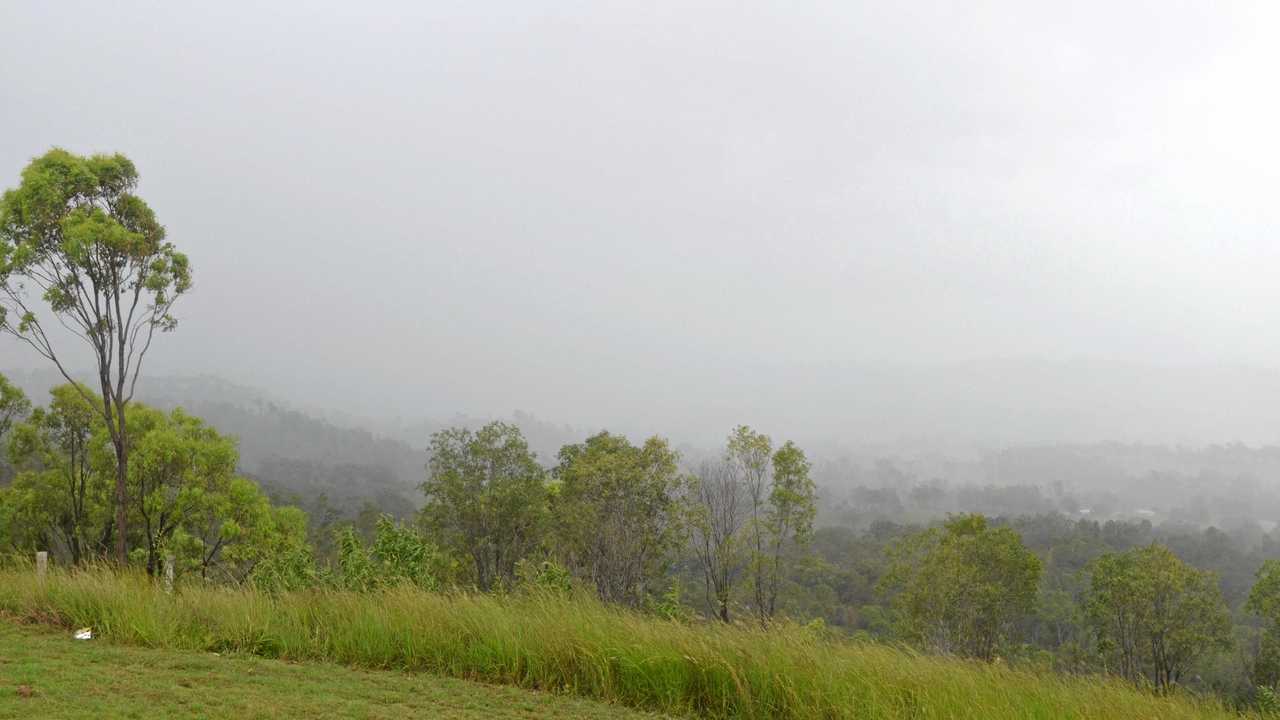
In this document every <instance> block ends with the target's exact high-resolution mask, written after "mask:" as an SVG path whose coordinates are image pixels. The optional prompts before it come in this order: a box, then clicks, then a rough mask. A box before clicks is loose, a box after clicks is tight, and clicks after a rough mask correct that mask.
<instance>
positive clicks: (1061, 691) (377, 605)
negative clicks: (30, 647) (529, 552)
mask: <svg viewBox="0 0 1280 720" xmlns="http://www.w3.org/2000/svg"><path fill="white" fill-rule="evenodd" d="M0 612H4V613H8V614H10V615H11V616H14V617H16V618H18V619H24V620H28V621H37V622H43V623H48V624H54V625H58V626H60V627H64V628H70V627H77V626H81V625H89V626H93V627H94V628H96V629H97V630H98V631H99V632H100V633H102V635H103V636H105V637H106V638H108V639H110V640H112V641H115V642H118V643H122V644H133V645H141V646H148V647H157V648H169V649H176V650H192V651H210V650H213V651H220V652H225V651H235V652H243V653H247V654H254V655H259V656H262V657H269V658H281V659H288V660H294V661H328V662H336V663H341V664H346V665H351V666H358V667H364V668H379V669H403V670H416V671H425V672H430V673H435V674H438V675H447V676H452V677H458V678H465V679H473V680H483V681H486V682H490V683H498V684H508V685H516V686H520V687H524V688H534V689H540V690H550V691H553V692H555V693H559V694H570V695H578V696H581V697H587V698H594V699H597V700H605V701H609V702H612V703H617V704H620V705H627V706H630V707H634V708H639V709H645V710H653V711H660V712H666V713H671V714H686V715H700V716H705V717H714V718H729V717H740V718H759V719H761V720H763V719H766V718H797V719H802V718H831V719H839V718H859V719H864V718H865V719H872V720H874V719H878V718H882V719H885V720H888V719H898V718H914V719H927V718H957V719H962V718H972V719H974V720H978V719H982V720H1000V719H1002V718H1019V719H1026V718H1045V719H1048V718H1082V719H1085V718H1129V719H1141V718H1151V719H1153V720H1154V719H1156V718H1160V719H1161V720H1177V719H1179V718H1186V719H1191V718H1205V719H1207V718H1225V717H1231V715H1230V714H1229V713H1227V712H1226V711H1225V710H1223V709H1222V708H1221V707H1220V706H1218V705H1215V704H1213V703H1211V702H1208V701H1199V700H1195V699H1193V698H1189V697H1171V698H1157V697H1153V696H1150V695H1147V694H1144V693H1139V692H1136V691H1134V690H1133V689H1131V688H1130V687H1128V686H1126V685H1123V684H1121V683H1119V682H1115V681H1111V680H1104V679H1100V678H1069V677H1063V676H1055V675H1038V674H1032V673H1029V672H1025V671H1019V670H1014V669H1010V668H1009V667H1007V666H1003V665H1000V664H995V665H986V664H978V663H969V662H961V661H955V660H947V659H941V658H935V657H922V656H917V655H914V654H911V653H907V652H903V651H900V650H897V649H893V648H889V647H885V646H881V645H873V644H853V643H848V642H845V641H840V640H835V639H831V638H828V637H824V636H823V634H822V633H820V632H815V631H811V630H807V629H805V628H800V627H779V628H775V629H773V630H770V631H763V630H759V629H755V628H749V627H723V626H719V625H698V624H680V623H675V622H667V621H661V620H656V619H653V618H650V617H645V616H640V615H635V614H631V613H627V612H624V611H620V610H616V609H613V608H608V607H603V606H601V605H599V604H596V603H594V602H591V601H589V600H570V599H566V598H560V597H553V596H537V597H534V596H527V597H526V596H516V597H509V598H495V597H491V596H475V595H467V594H451V595H442V594H431V593H424V592H421V591H417V590H411V589H397V590H391V591H386V592H381V593H375V594H366V595H358V594H350V593H338V592H318V591H315V592H302V593H295V594H287V595H282V596H279V597H274V598H273V597H269V596H267V595H263V594H260V593H257V592H254V591H250V590H226V589H211V588H201V587H187V588H181V589H180V590H179V591H178V592H176V593H175V594H174V595H172V596H170V595H166V594H165V593H164V592H163V591H160V590H158V589H156V588H155V587H154V586H153V585H152V584H151V583H149V582H148V581H147V580H146V578H143V577H138V576H136V575H123V576H117V575H113V574H110V573H105V572H93V573H80V574H75V575H68V574H62V573H55V574H53V575H52V576H51V577H50V578H49V579H48V580H47V581H46V582H45V583H44V584H43V585H40V584H38V583H37V582H36V581H35V580H34V578H33V577H32V575H31V573H30V571H29V570H9V571H0Z"/></svg>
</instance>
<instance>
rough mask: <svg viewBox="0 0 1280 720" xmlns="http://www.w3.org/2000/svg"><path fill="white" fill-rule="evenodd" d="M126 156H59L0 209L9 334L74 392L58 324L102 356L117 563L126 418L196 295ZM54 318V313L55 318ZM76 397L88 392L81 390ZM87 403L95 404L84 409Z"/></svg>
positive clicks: (2, 316) (1, 289) (51, 155)
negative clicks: (167, 334)
mask: <svg viewBox="0 0 1280 720" xmlns="http://www.w3.org/2000/svg"><path fill="white" fill-rule="evenodd" d="M137 183H138V171H137V169H136V168H134V166H133V163H132V162H130V161H129V159H128V158H126V157H125V156H123V155H93V156H91V157H80V156H78V155H74V154H72V153H69V152H67V151H66V150H61V149H58V148H55V149H53V150H50V151H49V152H47V153H45V154H44V155H43V156H41V157H39V158H36V159H35V160H33V161H31V163H30V164H29V165H27V167H26V169H25V170H23V171H22V182H21V184H19V186H18V187H17V188H14V189H11V190H8V191H6V192H5V193H4V196H3V197H2V198H0V332H5V333H8V334H10V335H13V336H14V337H16V338H18V339H19V340H21V341H23V342H25V343H26V344H28V345H30V346H31V347H32V348H33V349H34V350H35V351H36V352H37V353H39V354H40V355H41V356H42V357H44V358H45V359H46V360H48V361H50V362H51V363H53V364H54V365H55V366H56V367H57V368H58V370H59V372H61V373H62V375H63V376H64V377H66V378H67V380H68V381H69V382H72V383H73V384H74V383H75V380H74V379H73V378H72V376H71V374H70V369H69V368H68V365H67V363H68V360H67V356H65V355H63V354H61V353H60V351H59V350H60V348H59V347H55V345H57V344H58V341H59V340H60V339H61V338H60V337H59V336H58V334H57V333H55V332H52V331H53V328H52V327H50V326H48V325H47V324H46V323H47V321H48V320H50V319H56V320H57V322H58V323H59V324H60V325H61V326H62V327H63V328H65V329H66V330H67V331H69V332H70V333H71V335H73V336H75V337H77V338H79V339H80V340H81V341H83V342H84V343H85V344H87V345H88V346H89V347H90V348H91V349H92V350H93V358H94V363H95V365H96V368H95V369H96V370H97V376H98V384H99V385H100V387H101V391H102V397H101V400H100V401H97V400H95V402H100V407H101V408H102V415H103V420H104V421H105V422H106V425H107V430H108V432H109V434H110V437H111V443H112V445H113V447H114V450H115V456H116V477H115V506H116V508H115V510H116V517H115V525H116V527H115V529H114V535H115V540H116V557H117V560H118V561H119V562H121V563H124V562H125V560H126V558H127V548H126V546H125V536H126V533H125V530H126V527H125V524H126V517H127V498H126V482H127V478H128V466H129V443H128V432H127V427H126V417H127V416H126V414H125V407H126V406H128V404H129V402H130V400H132V399H133V392H134V388H135V386H136V385H137V381H138V373H139V371H140V370H141V368H142V360H143V358H144V357H145V356H146V354H147V350H148V349H149V348H150V347H151V341H152V338H153V337H154V336H155V332H156V331H157V330H160V331H162V332H163V331H167V330H172V329H173V328H174V326H175V325H176V324H177V321H176V320H175V319H174V317H173V315H172V314H171V313H170V311H171V310H172V308H173V304H174V302H175V301H176V300H177V299H178V297H179V296H181V295H182V294H183V293H185V292H186V291H187V290H189V289H190V288H191V269H190V266H189V265H188V263H187V258H186V256H185V255H183V254H182V253H179V252H178V251H177V250H176V249H175V248H174V246H173V244H172V243H168V242H165V231H164V227H163V226H162V225H160V223H159V222H157V221H156V217H155V213H153V212H152V211H151V208H150V207H148V206H147V204H146V203H145V202H143V200H142V199H141V198H139V197H138V196H137V195H134V194H133V191H134V189H135V188H136V186H137ZM46 308H47V309H46ZM76 387H79V386H78V385H77V386H76ZM86 399H89V398H86Z"/></svg>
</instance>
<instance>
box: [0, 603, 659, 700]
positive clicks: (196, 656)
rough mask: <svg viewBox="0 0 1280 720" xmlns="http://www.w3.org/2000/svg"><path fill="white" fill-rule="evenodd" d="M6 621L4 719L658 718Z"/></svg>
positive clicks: (505, 690)
mask: <svg viewBox="0 0 1280 720" xmlns="http://www.w3.org/2000/svg"><path fill="white" fill-rule="evenodd" d="M55 632H56V631H51V630H49V629H48V628H39V629H36V628H30V627H20V626H17V625H14V624H12V623H10V622H7V621H3V620H0V718H23V719H24V720H35V719H36V718H41V719H43V718H51V719H52V718H95V719H96V718H147V719H148V720H153V719H154V718H187V717H190V718H237V719H239V720H248V719H249V718H272V719H273V720H285V719H286V718H308V719H309V720H315V719H318V718H447V719H449V720H471V719H473V718H474V719H475V720H480V719H482V718H485V719H487V718H569V719H576V718H581V719H583V720H590V719H594V718H600V719H603V718H653V717H654V716H652V715H644V714H642V713H637V712H635V711H632V710H627V709H624V708H619V707H614V706H610V705H605V704H602V703H597V702H591V701H587V700H580V699H575V698H567V697H559V696H555V695H548V694H546V693H537V692H530V691H528V690H519V689H516V688H511V687H496V686H491V685H482V684H479V683H470V682H466V681H463V680H454V679H450V678H440V677H435V676H430V675H420V674H408V673H402V672H393V671H368V670H354V669H351V668H345V667H340V666H337V665H331V664H328V663H307V664H295V663H287V662H282V661H279V660H264V659H261V658H255V657H249V656H243V655H230V656H219V655H215V654H213V653H202V652H177V651H169V650H149V649H143V648H136V647H124V646H119V645H110V644H106V643H104V642H102V641H100V640H89V641H78V640H73V639H72V638H71V633H69V632H56V634H55Z"/></svg>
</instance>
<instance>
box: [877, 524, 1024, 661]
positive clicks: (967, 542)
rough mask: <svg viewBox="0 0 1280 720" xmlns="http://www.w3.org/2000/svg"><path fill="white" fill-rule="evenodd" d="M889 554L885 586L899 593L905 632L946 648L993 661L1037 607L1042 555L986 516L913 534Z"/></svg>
mask: <svg viewBox="0 0 1280 720" xmlns="http://www.w3.org/2000/svg"><path fill="white" fill-rule="evenodd" d="M889 559H890V566H889V569H888V571H887V572H886V574H885V575H884V577H883V578H882V579H881V581H880V585H879V588H878V589H879V590H880V592H881V593H882V594H886V595H891V596H892V599H893V605H894V608H895V609H897V610H898V612H899V613H900V616H901V619H902V626H903V627H902V631H903V633H904V635H906V636H907V637H908V638H910V639H912V640H914V641H915V642H917V643H920V644H922V645H925V646H928V647H932V648H934V649H936V650H940V651H942V652H948V653H955V654H958V655H963V656H967V657H975V658H980V659H983V660H990V659H992V658H994V657H995V655H996V653H997V652H998V651H999V650H1000V648H1001V646H1002V645H1003V644H1004V643H1005V642H1006V641H1007V640H1008V638H1009V635H1010V633H1011V632H1012V630H1013V627H1014V625H1015V623H1016V622H1017V621H1018V620H1019V619H1021V618H1023V617H1025V616H1026V615H1028V614H1030V613H1031V612H1032V610H1033V609H1034V607H1035V602H1036V595H1037V590H1038V588H1039V583H1040V574H1041V565H1040V560H1039V558H1037V557H1036V556H1035V554H1034V553H1032V552H1031V551H1030V550H1028V549H1027V548H1026V547H1025V546H1024V545H1023V544H1022V539H1021V538H1020V537H1019V536H1018V534H1017V533H1016V532H1014V531H1013V530H1011V529H1009V528H992V527H990V526H988V524H987V520H986V518H985V517H983V516H982V515H959V516H955V517H952V518H950V519H949V520H948V521H947V523H946V524H945V525H944V526H943V527H941V528H933V529H930V530H926V531H924V532H922V533H917V534H915V535H911V536H908V537H907V538H904V539H903V540H902V541H900V542H898V543H897V544H895V545H894V546H892V547H891V548H890V551H889Z"/></svg>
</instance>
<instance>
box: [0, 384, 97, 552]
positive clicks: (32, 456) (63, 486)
mask: <svg viewBox="0 0 1280 720" xmlns="http://www.w3.org/2000/svg"><path fill="white" fill-rule="evenodd" d="M90 394H91V393H89V392H88V391H87V390H86V389H85V388H75V387H72V386H70V385H60V386H58V387H56V388H54V389H53V390H51V391H50V395H51V396H52V399H51V400H50V402H49V407H48V409H47V410H46V409H44V408H38V409H36V411H35V412H33V413H32V414H31V417H30V418H28V419H27V421H26V422H23V423H20V424H19V425H17V426H16V427H15V428H14V429H13V431H12V434H13V437H12V439H11V441H10V457H11V459H12V461H13V464H14V466H15V467H17V468H18V469H19V474H18V477H17V480H16V481H15V483H14V487H15V490H16V491H19V492H22V493H23V496H24V497H25V500H26V502H25V503H24V516H25V518H26V522H27V524H28V525H29V526H31V527H32V528H33V529H39V530H38V532H44V531H46V530H47V531H51V532H52V534H53V536H54V538H52V539H56V541H57V543H56V544H57V545H59V546H61V547H63V548H65V550H66V552H67V555H68V556H69V557H70V560H71V562H72V564H76V565H78V564H80V562H82V561H83V560H84V559H85V557H86V556H87V555H88V553H89V552H90V551H91V550H93V549H94V548H95V547H96V546H97V545H98V544H99V543H100V542H102V541H103V540H104V538H101V537H97V536H96V535H97V532H102V531H104V530H106V529H107V528H109V527H110V523H109V521H108V518H109V516H110V496H109V494H108V492H107V488H106V487H105V486H104V483H103V482H102V475H101V473H96V472H94V470H93V468H92V467H91V465H90V462H89V460H90V450H91V442H92V440H93V437H94V434H95V433H96V432H97V431H98V430H99V429H100V428H101V427H102V417H101V415H100V414H99V413H98V411H97V410H96V409H95V407H94V405H93V404H92V403H91V402H87V401H86V400H85V399H84V396H85V395H90ZM95 530H96V531H97V532H95ZM47 544H48V543H47V542H46V545H47Z"/></svg>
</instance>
